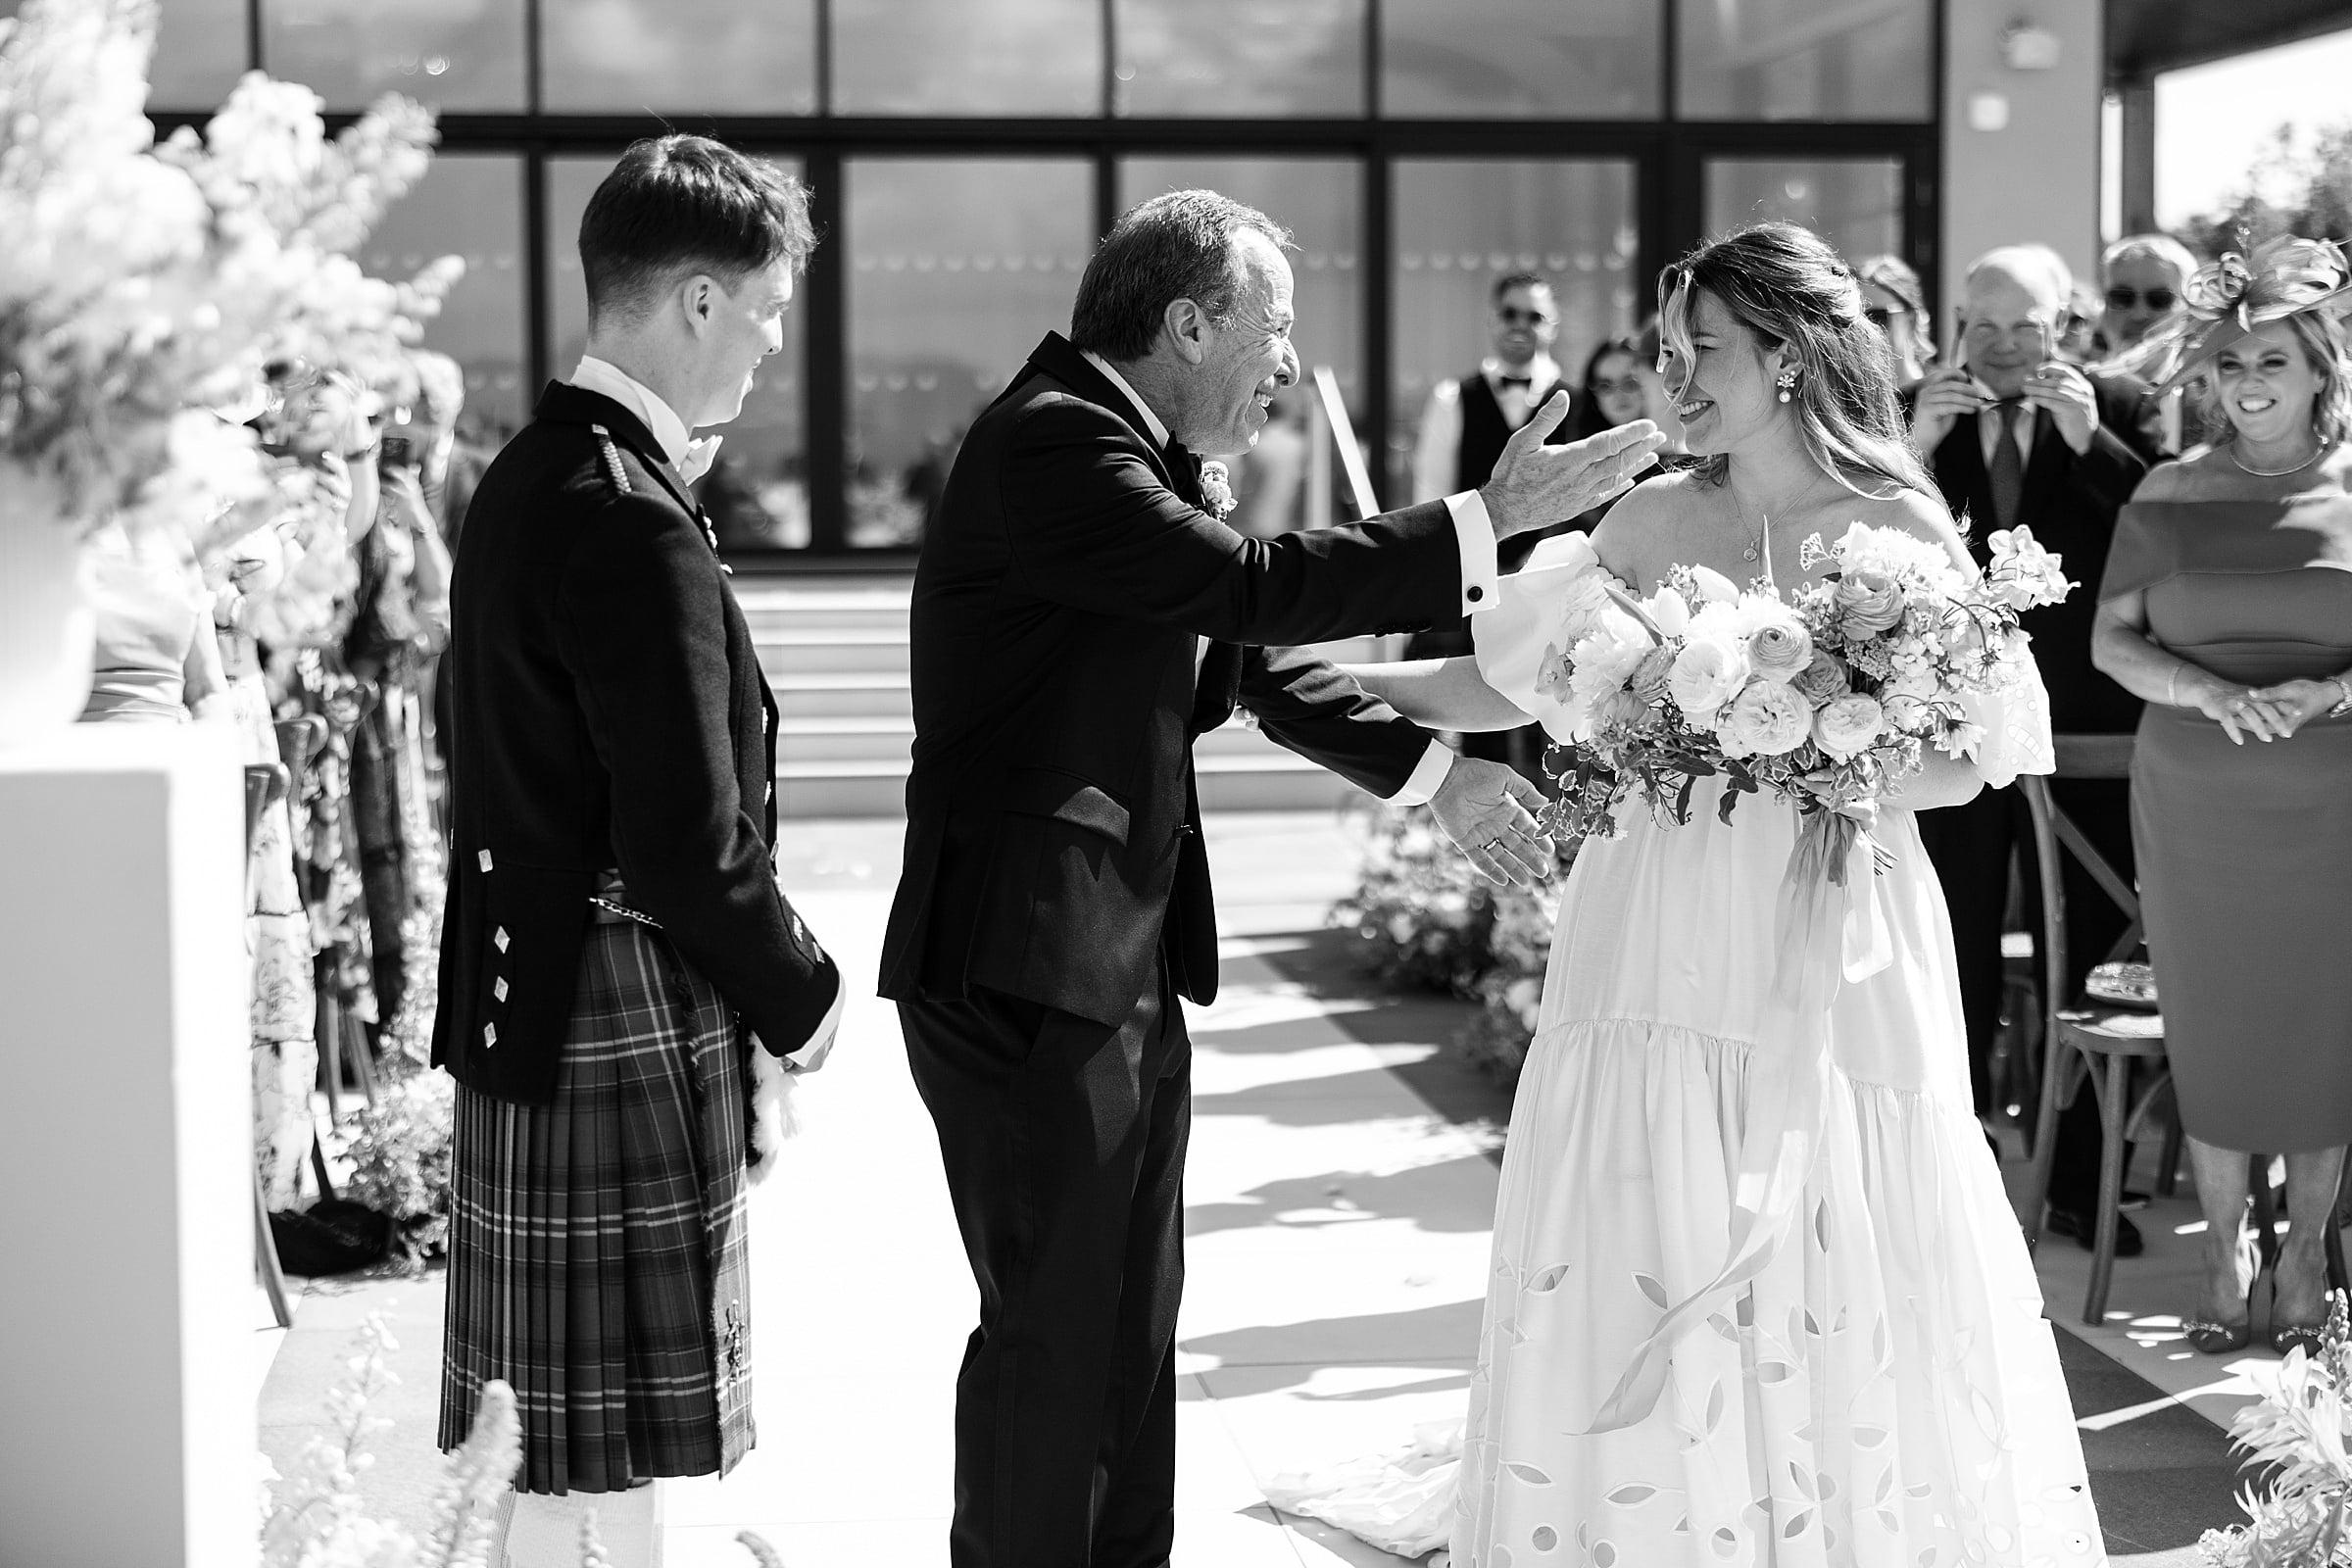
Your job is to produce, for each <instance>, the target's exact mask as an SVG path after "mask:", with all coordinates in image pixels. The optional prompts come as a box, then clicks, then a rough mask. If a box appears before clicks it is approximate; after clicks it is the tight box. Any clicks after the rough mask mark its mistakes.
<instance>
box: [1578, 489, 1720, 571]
mask: <svg viewBox="0 0 2352 1568" xmlns="http://www.w3.org/2000/svg"><path fill="white" fill-rule="evenodd" d="M1703 482H1704V481H1703V480H1701V479H1700V478H1699V476H1698V475H1697V474H1696V473H1694V472H1692V471H1690V470H1681V471H1669V472H1666V473H1661V474H1658V475H1656V476H1655V477H1654V478H1649V479H1644V480H1642V482H1641V483H1640V484H1638V485H1636V486H1634V488H1633V489H1631V490H1629V491H1627V492H1626V493H1625V494H1624V495H1623V496H1621V497H1619V498H1618V501H1617V504H1616V505H1615V506H1613V507H1611V508H1609V513H1608V515H1607V516H1605V517H1603V518H1601V519H1600V526H1599V527H1597V528H1595V529H1593V549H1594V551H1596V552H1597V553H1598V554H1599V556H1600V563H1601V564H1602V565H1604V566H1606V567H1608V568H1609V570H1610V571H1612V572H1614V573H1616V574H1617V575H1618V576H1619V577H1621V578H1623V579H1624V580H1626V581H1627V582H1636V583H1638V582H1641V581H1642V579H1643V577H1644V575H1646V574H1647V573H1648V571H1649V568H1650V567H1651V566H1652V565H1653V564H1655V563H1654V562H1653V558H1654V557H1656V556H1658V554H1659V553H1660V552H1661V551H1662V550H1663V551H1667V552H1671V549H1672V541H1673V540H1674V538H1675V536H1676V533H1677V530H1678V529H1679V528H1680V526H1681V525H1682V524H1683V523H1684V522H1685V521H1687V520H1688V519H1689V518H1690V517H1691V515H1692V513H1693V512H1694V511H1695V510H1696V509H1697V508H1698V507H1700V506H1701V505H1703V504H1704V503H1703V500H1702V498H1701V496H1700V495H1699V493H1698V487H1699V486H1700V485H1701V484H1703ZM1668 559H1671V555H1670V554H1669V556H1668Z"/></svg>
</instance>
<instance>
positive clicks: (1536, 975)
mask: <svg viewBox="0 0 2352 1568" xmlns="http://www.w3.org/2000/svg"><path fill="white" fill-rule="evenodd" d="M1573 853H1574V852H1573V849H1571V851H1570V852H1569V858H1573ZM1559 889H1560V884H1559V881H1558V879H1556V878H1555V879H1554V880H1552V881H1550V882H1548V883H1544V884H1543V885H1542V886H1539V887H1535V888H1503V889H1500V890H1499V891H1497V892H1496V893H1495V896H1494V898H1495V924H1494V927H1493V930H1492V932H1491V933H1490V937H1489V952H1490V955H1491V961H1490V962H1489V964H1488V966H1487V970H1486V972H1485V973H1484V974H1482V975H1480V976H1479V978H1478V984H1477V986H1476V987H1475V988H1474V990H1473V995H1474V996H1476V998H1477V999H1478V1005H1479V1006H1478V1014H1477V1016H1476V1017H1474V1018H1472V1019H1471V1020H1470V1027H1469V1028H1468V1029H1467V1030H1466V1031H1464V1032H1463V1035H1462V1037H1461V1040H1460V1046H1461V1049H1462V1051H1463V1053H1464V1054H1466V1055H1467V1056H1468V1057H1469V1058H1470V1062H1471V1064H1472V1065H1473V1066H1475V1067H1477V1068H1478V1069H1479V1070H1480V1071H1481V1072H1484V1073H1485V1074H1486V1075H1487V1076H1488V1077H1490V1078H1492V1079H1494V1080H1495V1082H1496V1083H1497V1084H1499V1085H1500V1086H1501V1087H1503V1088H1504V1089H1512V1088H1516V1087H1517V1085H1518V1083H1519V1072H1520V1069H1521V1068H1523V1067H1525V1066H1526V1065H1527V1052H1528V1048H1529V1047H1530V1046H1531V1045H1533V1044H1534V1043H1535V1038H1536V1018H1537V1014H1538V1013H1539V1012H1540V1011H1541V1010H1542V1007H1543V1003H1544V971H1545V969H1546V967H1547V966H1548V965H1549V963H1550V959H1551V938H1552V933H1553V932H1554V931H1555V930H1556V929H1557V928H1558V926H1559V919H1560V892H1559Z"/></svg>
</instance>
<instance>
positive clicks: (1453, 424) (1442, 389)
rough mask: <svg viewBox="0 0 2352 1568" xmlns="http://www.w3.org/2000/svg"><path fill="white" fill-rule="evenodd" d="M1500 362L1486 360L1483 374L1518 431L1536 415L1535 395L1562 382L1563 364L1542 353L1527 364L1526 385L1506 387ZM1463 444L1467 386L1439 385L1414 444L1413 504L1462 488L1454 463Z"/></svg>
mask: <svg viewBox="0 0 2352 1568" xmlns="http://www.w3.org/2000/svg"><path fill="white" fill-rule="evenodd" d="M1504 371H1505V367H1504V366H1503V363H1502V362H1501V361H1500V360H1497V359H1494V358H1491V357H1490V358H1489V359H1487V360H1485V361H1482V362H1481V363H1480V365H1479V367H1478V373H1479V374H1481V375H1483V376H1485V377H1486V379H1487V389H1488V390H1489V391H1491V392H1493V393H1494V394H1495V405H1496V406H1497V407H1498V408H1500V409H1501V410H1502V422H1503V423H1504V424H1506V425H1508V426H1510V427H1511V428H1512V429H1514V430H1516V429H1518V428H1519V427H1520V426H1521V425H1523V424H1525V423H1526V422H1527V421H1528V420H1529V419H1531V418H1533V417H1535V412H1536V393H1537V392H1538V391H1540V390H1542V389H1543V388H1544V387H1548V386H1550V385H1552V384H1553V383H1554V382H1556V381H1558V380H1559V379H1560V367H1559V362H1558V361H1556V360H1554V359H1553V358H1552V357H1551V356H1550V355H1548V354H1539V355H1537V356H1536V357H1535V358H1534V359H1532V360H1530V361H1528V362H1527V368H1526V370H1525V372H1524V373H1525V375H1526V376H1527V385H1525V386H1504V385H1503V384H1502V377H1503V374H1504ZM1461 445H1462V383H1461V382H1459V381H1440V382H1439V383H1438V384H1437V385H1436V386H1435V387H1433V388H1431V389H1430V394H1429V406H1428V407H1427V408H1426V409H1424V410H1423V411H1422V414H1421V433H1420V436H1419V437H1418V438H1417V439H1416V440H1415V441H1414V443H1413V500H1414V502H1415V503H1416V504H1417V503H1420V502H1423V501H1435V500H1437V499H1438V498H1439V497H1440V496H1442V495H1446V494H1448V493H1449V492H1451V491H1452V490H1453V489H1454V488H1455V487H1456V486H1457V485H1459V484H1460V483H1461V474H1460V472H1459V470H1458V469H1457V468H1456V467H1455V466H1454V459H1455V457H1456V456H1457V455H1458V454H1459V453H1460V451H1461Z"/></svg>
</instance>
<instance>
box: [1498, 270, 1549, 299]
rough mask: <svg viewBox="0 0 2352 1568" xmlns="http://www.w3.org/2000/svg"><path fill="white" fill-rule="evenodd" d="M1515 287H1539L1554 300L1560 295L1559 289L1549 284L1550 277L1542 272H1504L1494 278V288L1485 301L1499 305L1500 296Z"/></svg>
mask: <svg viewBox="0 0 2352 1568" xmlns="http://www.w3.org/2000/svg"><path fill="white" fill-rule="evenodd" d="M1515 288H1540V289H1542V290H1543V291H1544V293H1546V294H1548V295H1550V296H1551V297H1552V298H1553V299H1554V300H1557V299H1558V298H1559V297H1560V291H1559V290H1558V289H1556V288H1553V287H1552V286H1551V279H1550V278H1548V277H1545V276H1544V274H1543V273H1542V272H1505V273H1503V274H1502V275H1501V276H1500V277H1498V278H1496V279H1495V287H1494V290H1493V292H1491V293H1490V294H1489V295H1488V296H1487V302H1488V303H1489V304H1490V305H1500V304H1501V303H1502V297H1503V296H1504V295H1505V294H1508V293H1509V292H1510V291H1511V290H1513V289H1515Z"/></svg>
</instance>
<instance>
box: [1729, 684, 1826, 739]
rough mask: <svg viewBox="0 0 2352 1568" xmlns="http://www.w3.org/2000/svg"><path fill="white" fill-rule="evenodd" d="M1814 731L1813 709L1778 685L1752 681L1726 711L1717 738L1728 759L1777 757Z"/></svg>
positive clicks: (1800, 698) (1785, 687) (1784, 687)
mask: <svg viewBox="0 0 2352 1568" xmlns="http://www.w3.org/2000/svg"><path fill="white" fill-rule="evenodd" d="M1812 731H1813V709H1812V707H1811V705H1809V704H1808V703H1806V701H1805V700H1804V699H1803V698H1802V697H1799V696H1798V695H1797V694H1796V693H1795V692H1793V691H1790V690H1789V688H1788V687H1787V686H1784V685H1782V684H1781V683H1780V682H1779V681H1774V680H1765V679H1763V678H1761V677H1759V678H1757V679H1755V680H1751V681H1749V682H1748V683H1747V685H1746V686H1745V687H1744V688H1743V689H1742V690H1741V691H1740V695H1739V696H1737V697H1735V698H1733V699H1732V702H1731V706H1730V707H1729V708H1727V709H1725V710H1724V713H1723V722H1722V724H1721V725H1720V726H1719V729H1718V735H1719V738H1720V739H1721V741H1722V743H1723V751H1724V755H1725V756H1726V757H1778V756H1780V755H1781V754H1782V753H1784V752H1793V751H1795V750H1796V749H1797V748H1798V747H1799V746H1802V745H1803V744H1804V742H1805V737H1806V736H1807V735H1809V734H1811V733H1812Z"/></svg>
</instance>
